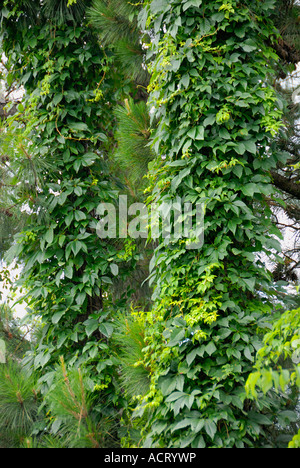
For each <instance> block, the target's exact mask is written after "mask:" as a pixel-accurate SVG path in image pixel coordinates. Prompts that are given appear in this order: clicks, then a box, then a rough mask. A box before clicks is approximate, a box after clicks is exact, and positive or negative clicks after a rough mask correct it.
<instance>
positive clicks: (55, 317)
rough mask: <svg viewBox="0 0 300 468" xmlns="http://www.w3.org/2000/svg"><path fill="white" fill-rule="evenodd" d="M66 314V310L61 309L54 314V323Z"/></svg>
mask: <svg viewBox="0 0 300 468" xmlns="http://www.w3.org/2000/svg"><path fill="white" fill-rule="evenodd" d="M64 315H65V311H64V310H63V311H60V312H56V313H55V314H54V315H53V316H52V319H51V320H52V323H53V324H57V323H58V322H59V321H60V319H61V318H62V317H63V316H64Z"/></svg>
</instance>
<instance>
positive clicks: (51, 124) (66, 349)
mask: <svg viewBox="0 0 300 468" xmlns="http://www.w3.org/2000/svg"><path fill="white" fill-rule="evenodd" d="M10 5H11V8H13V5H12V4H10ZM49 5H50V3H49ZM51 5H52V6H53V4H51ZM52 6H51V8H52ZM75 6H78V7H79V3H78V2H77V4H76V5H74V8H75ZM46 7H47V4H45V10H44V9H42V10H41V11H40V12H39V14H40V15H42V17H43V18H44V21H42V22H41V23H40V22H37V23H35V19H32V20H31V21H32V23H31V27H30V33H28V29H22V28H21V27H16V24H18V25H19V24H22V23H21V22H20V21H19V16H21V18H22V13H21V12H18V14H17V19H15V15H16V11H15V9H12V10H11V11H9V10H8V6H7V7H6V10H5V12H4V13H3V12H2V14H3V28H4V31H5V34H4V39H3V44H2V45H3V51H4V52H5V53H6V55H7V57H8V60H9V63H10V66H11V75H12V77H13V79H14V80H17V81H20V82H21V83H22V84H23V86H24V87H25V90H26V95H25V98H24V100H23V103H22V105H23V111H22V112H20V113H19V114H16V115H14V116H13V117H11V118H10V119H8V120H7V125H8V128H9V129H11V128H17V132H18V134H23V138H24V140H25V141H29V143H28V148H27V149H28V153H29V156H28V158H29V159H30V160H34V159H37V160H38V161H40V164H42V162H43V161H48V160H51V168H52V169H53V170H49V168H43V170H41V171H40V178H41V184H39V186H38V189H36V187H34V190H31V193H30V195H31V205H30V209H31V213H30V219H29V222H28V224H27V226H26V229H25V230H24V231H23V232H22V233H20V234H19V235H18V236H17V237H16V242H15V245H13V247H12V249H11V251H10V252H9V253H8V255H7V261H8V263H9V262H10V261H11V260H12V259H15V258H18V259H19V260H20V261H21V262H22V263H23V265H24V269H23V272H22V277H21V280H20V285H21V286H22V287H23V288H25V289H26V291H27V294H26V301H27V304H28V305H29V306H30V307H31V309H32V311H33V313H34V314H35V315H38V316H40V317H41V319H42V323H43V336H42V339H41V342H40V343H39V344H38V346H37V349H36V350H35V352H34V353H29V354H28V356H27V357H26V364H27V366H29V365H30V364H32V365H33V367H34V369H35V370H36V371H37V372H40V373H41V374H42V375H43V378H42V384H43V386H42V390H43V391H46V389H47V388H48V386H49V385H50V384H51V381H52V378H53V371H54V367H53V366H54V365H55V363H56V362H57V361H58V359H59V357H60V356H61V355H63V356H64V359H65V361H66V363H68V364H72V365H76V366H79V365H84V366H85V367H86V368H87V369H89V370H90V380H91V383H90V385H95V384H98V385H100V386H101V385H103V384H104V383H105V385H104V387H103V392H102V396H103V401H104V402H105V404H108V403H110V404H111V405H112V406H114V405H116V406H117V405H118V395H119V394H120V391H119V386H118V383H117V378H116V371H115V369H116V366H117V365H118V360H117V359H116V358H114V357H111V355H110V350H109V349H110V348H109V342H110V338H111V335H112V333H113V331H114V325H113V322H112V319H113V318H112V316H111V312H113V310H114V309H113V308H112V305H111V304H112V299H111V294H110V288H111V285H112V283H113V279H114V278H115V275H116V274H117V272H118V271H120V277H122V275H123V276H124V277H126V276H127V275H128V274H129V272H130V271H131V269H132V268H133V265H134V261H133V260H132V259H131V257H130V258H127V260H126V261H124V260H123V255H122V254H123V253H124V252H123V250H122V245H121V244H120V243H116V242H115V243H114V242H110V241H108V240H106V239H104V240H101V239H99V238H98V236H97V234H96V227H97V223H98V217H97V208H98V205H99V203H100V202H112V203H115V202H116V200H117V194H118V192H117V190H116V185H115V184H114V183H113V182H112V181H111V180H109V177H108V164H107V159H108V155H109V153H110V151H111V149H112V147H113V145H114V139H113V131H114V120H112V119H111V115H112V108H113V106H114V105H115V103H116V100H117V98H118V97H119V96H122V77H121V78H116V76H115V69H114V65H113V63H112V58H110V57H109V56H108V55H107V54H106V52H105V51H104V50H103V49H102V48H101V47H99V46H98V43H97V38H96V37H95V36H94V35H93V34H92V33H91V31H90V30H89V29H88V28H87V27H86V24H85V23H81V22H82V16H80V15H79V13H78V16H80V22H79V23H76V22H75V23H74V21H75V17H74V18H73V19H72V18H70V17H69V16H68V15H67V17H66V18H65V19H66V21H65V22H64V23H63V24H62V23H61V21H60V20H57V23H56V24H55V23H54V22H52V18H51V21H50V19H49V17H48V16H47V15H50V10H48V9H47V8H46ZM49 8H50V6H49ZM51 11H52V10H51ZM74 12H75V10H74ZM43 15H45V16H43ZM74 15H75V13H74ZM28 20H29V19H28V18H27V17H26V21H28ZM71 20H72V21H71ZM24 21H25V19H24ZM12 31H13V35H12ZM16 36H17V39H18V45H17V47H15V48H13V47H12V44H14V41H15V37H16ZM116 79H117V82H116V83H115V80H116ZM100 91H101V93H100ZM24 120H25V122H26V125H24ZM13 162H14V161H13ZM16 163H17V162H16ZM116 307H117V306H116Z"/></svg>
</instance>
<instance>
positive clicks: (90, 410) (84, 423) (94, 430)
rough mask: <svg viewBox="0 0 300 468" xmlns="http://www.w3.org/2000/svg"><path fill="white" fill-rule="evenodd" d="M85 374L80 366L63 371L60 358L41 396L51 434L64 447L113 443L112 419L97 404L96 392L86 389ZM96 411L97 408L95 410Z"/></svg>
mask: <svg viewBox="0 0 300 468" xmlns="http://www.w3.org/2000/svg"><path fill="white" fill-rule="evenodd" d="M88 388H89V382H88V376H87V375H86V374H83V373H82V372H81V371H80V369H76V368H73V369H71V370H69V371H68V370H67V369H66V366H65V363H64V360H63V358H61V362H60V367H59V369H57V372H56V374H55V380H54V382H53V385H52V387H51V390H50V392H49V393H48V394H47V396H46V398H45V404H46V405H47V407H48V408H49V411H48V413H47V414H48V419H49V421H50V427H51V431H50V432H51V434H52V435H54V436H55V438H56V439H57V440H61V441H63V443H64V445H65V448H76V447H77V448H105V447H107V446H114V445H115V444H116V441H115V440H114V430H115V422H114V420H113V419H111V418H110V417H109V415H107V414H106V415H105V411H104V410H103V407H102V405H100V407H98V406H97V402H96V400H97V393H99V386H96V387H95V388H94V392H93V393H92V392H91V391H89V390H88ZM99 410H100V411H99Z"/></svg>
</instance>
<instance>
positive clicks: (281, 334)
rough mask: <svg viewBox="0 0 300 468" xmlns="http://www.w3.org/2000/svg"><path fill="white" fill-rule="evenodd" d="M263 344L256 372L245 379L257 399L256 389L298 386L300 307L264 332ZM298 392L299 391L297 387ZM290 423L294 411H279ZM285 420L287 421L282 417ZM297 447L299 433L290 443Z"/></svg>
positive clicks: (268, 389) (284, 388)
mask: <svg viewBox="0 0 300 468" xmlns="http://www.w3.org/2000/svg"><path fill="white" fill-rule="evenodd" d="M263 344H264V345H263V347H262V348H261V349H260V350H259V351H258V353H257V360H256V362H255V369H256V370H255V372H253V373H252V374H250V376H249V377H248V380H247V383H246V391H247V395H248V397H251V398H254V399H258V397H259V395H258V393H257V389H259V390H261V391H262V392H263V393H264V394H267V393H268V392H269V391H270V390H271V389H275V390H276V391H277V392H286V391H287V389H288V388H290V387H294V388H296V389H297V388H298V389H299V388H300V355H299V353H300V310H299V309H297V310H293V311H288V312H285V313H284V314H283V315H282V316H281V317H280V319H279V320H278V321H276V323H275V324H274V326H273V328H272V330H271V331H270V332H269V333H267V334H266V335H265V336H264V343H263ZM296 394H297V395H299V392H297V391H296ZM284 416H285V417H286V418H287V421H288V422H289V423H291V422H295V421H297V416H296V415H295V412H292V411H285V412H284V413H279V418H280V420H281V423H282V418H283V417H284ZM285 422H286V421H285ZM289 447H290V448H299V434H298V436H295V437H294V439H293V440H292V441H291V442H290V444H289Z"/></svg>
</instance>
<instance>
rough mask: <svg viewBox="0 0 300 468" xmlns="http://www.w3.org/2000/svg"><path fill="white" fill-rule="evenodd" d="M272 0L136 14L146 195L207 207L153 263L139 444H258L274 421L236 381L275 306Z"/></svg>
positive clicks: (265, 404)
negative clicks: (188, 236) (146, 117)
mask: <svg viewBox="0 0 300 468" xmlns="http://www.w3.org/2000/svg"><path fill="white" fill-rule="evenodd" d="M272 5H273V2H267V3H266V2H264V3H262V2H258V1H257V2H252V3H251V6H249V7H248V6H247V7H246V6H244V5H243V6H241V5H238V2H236V1H230V3H229V2H228V3H223V2H222V1H218V2H213V3H212V2H205V1H202V0H195V1H185V2H179V1H176V0H174V1H171V2H170V1H168V2H166V1H162V2H147V5H146V7H145V9H144V10H143V12H142V13H141V15H140V21H141V28H142V29H144V28H146V27H147V28H148V29H149V28H152V29H151V30H152V33H153V34H154V35H155V40H154V41H153V42H152V44H150V45H149V49H150V51H149V61H150V65H149V66H150V70H151V76H152V78H151V83H150V86H149V91H150V100H149V103H148V104H149V108H152V109H155V111H154V112H153V116H155V117H156V118H157V119H158V120H159V125H158V129H157V131H155V132H154V134H153V139H152V140H153V147H154V149H155V151H156V152H157V153H158V155H159V157H158V158H157V161H156V162H155V163H154V164H153V165H152V170H151V171H150V175H149V180H150V184H151V185H150V186H151V190H152V194H151V196H150V199H149V202H150V201H151V202H156V203H158V205H161V204H162V203H163V202H170V201H174V200H175V199H176V200H178V198H179V197H180V199H182V200H184V202H192V203H194V204H196V203H202V204H204V205H205V226H204V228H205V240H204V245H203V247H202V249H200V250H190V249H189V248H188V247H189V242H188V241H186V240H184V241H183V240H176V239H174V240H173V241H171V242H170V243H167V244H166V242H164V240H163V239H162V240H161V242H160V245H159V246H158V248H157V249H156V251H155V254H154V258H153V260H152V262H151V265H152V280H153V281H154V283H155V285H156V289H155V294H154V299H155V300H156V303H155V307H154V309H153V311H152V312H150V313H149V314H145V328H146V336H145V339H146V342H147V343H148V346H147V347H146V348H145V360H144V362H145V365H146V366H147V367H148V368H150V369H151V377H152V383H151V389H150V392H149V393H148V395H147V396H146V397H145V398H144V399H142V400H141V405H140V409H138V410H137V412H138V414H142V413H143V408H149V407H150V408H153V409H154V411H153V417H152V418H150V419H149V421H148V425H147V427H146V430H145V436H146V440H145V442H144V443H145V446H151V447H156V446H159V447H193V448H197V447H245V446H246V447H249V446H250V447H251V446H255V444H256V443H257V440H259V443H260V445H263V444H264V442H263V440H264V437H265V438H267V436H266V433H265V432H264V426H268V425H270V424H272V422H271V420H270V419H269V418H268V417H267V416H266V415H264V414H262V411H263V409H265V412H268V410H270V409H271V408H272V402H270V401H269V400H263V399H262V400H260V401H259V403H258V405H254V404H251V403H250V402H249V401H248V400H247V397H246V393H245V389H244V385H245V382H246V380H247V378H248V376H249V374H250V372H251V369H252V366H253V362H254V356H255V352H256V350H258V349H259V347H260V341H259V337H258V332H259V329H260V328H263V326H264V325H263V318H264V316H265V315H266V314H268V313H269V312H270V311H271V304H270V298H271V296H270V294H271V293H270V292H268V291H269V290H270V285H271V277H270V275H269V273H268V272H267V271H266V269H265V266H264V265H263V264H262V263H261V261H260V260H258V259H256V257H255V256H256V254H259V253H261V252H264V253H266V254H267V255H269V253H270V250H271V249H274V250H275V251H276V250H278V249H279V244H278V241H277V240H276V239H275V238H274V237H273V235H278V231H277V230H276V228H275V227H274V226H272V221H271V211H270V210H269V209H268V207H267V206H266V203H265V201H264V200H265V196H271V195H272V193H274V191H273V189H272V186H271V183H270V182H271V181H270V177H269V175H268V172H267V171H269V170H270V168H272V167H273V166H274V165H276V162H277V161H278V160H280V161H284V156H283V155H282V154H280V153H278V154H277V155H274V154H270V152H268V150H267V149H266V148H267V147H268V145H269V141H270V139H272V138H273V137H274V135H276V134H277V132H278V131H279V129H280V127H281V126H282V122H281V116H282V113H281V111H280V107H281V106H280V103H278V101H277V98H276V95H275V92H274V90H273V89H272V88H271V87H269V86H268V80H269V79H270V77H271V74H272V68H273V63H274V60H275V61H276V60H277V56H276V54H275V53H274V51H273V50H272V49H271V48H270V47H268V46H266V43H265V41H266V39H269V38H270V37H271V38H272V37H273V38H274V39H273V40H274V41H275V40H276V30H275V28H274V26H273V24H272V22H271V21H270V20H269V19H268V14H269V12H270V11H271V10H270V9H271V7H272ZM204 9H205V18H204V15H203V12H204ZM266 63H267V64H268V66H267V67H266ZM199 95H200V96H201V97H200V98H199ZM162 155H166V159H165V161H163V160H162V158H161V156H162ZM193 227H194V229H195V226H193ZM258 290H260V293H259V292H258ZM262 292H263V294H262ZM274 405H275V402H274ZM182 429H185V437H182Z"/></svg>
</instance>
